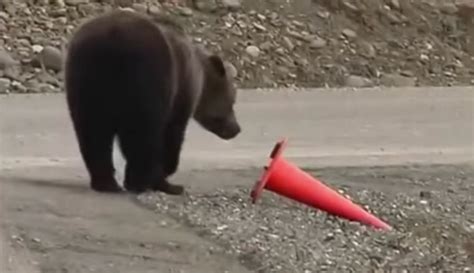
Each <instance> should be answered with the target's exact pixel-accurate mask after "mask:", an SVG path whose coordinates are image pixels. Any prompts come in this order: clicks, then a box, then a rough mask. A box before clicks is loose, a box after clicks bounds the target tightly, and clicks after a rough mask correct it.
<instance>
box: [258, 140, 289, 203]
mask: <svg viewBox="0 0 474 273" xmlns="http://www.w3.org/2000/svg"><path fill="white" fill-rule="evenodd" d="M287 142H288V139H287V138H283V139H281V140H280V141H278V142H277V143H276V144H275V146H274V147H273V150H272V152H271V153H270V163H269V164H268V166H265V167H264V170H265V171H264V172H263V173H262V175H261V176H260V179H259V180H257V182H256V183H255V185H254V187H253V189H252V192H251V193H250V197H251V198H252V203H254V204H255V202H257V199H258V198H259V197H260V195H261V194H262V191H263V189H264V188H265V185H266V184H267V181H268V179H269V178H270V175H271V173H272V172H273V169H274V168H275V165H276V162H277V161H278V159H279V158H280V157H281V155H282V153H283V150H284V149H285V148H286V144H287Z"/></svg>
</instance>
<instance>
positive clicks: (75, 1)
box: [64, 0, 89, 6]
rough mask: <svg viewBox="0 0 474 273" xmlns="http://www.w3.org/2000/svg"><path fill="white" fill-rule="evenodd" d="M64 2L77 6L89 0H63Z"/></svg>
mask: <svg viewBox="0 0 474 273" xmlns="http://www.w3.org/2000/svg"><path fill="white" fill-rule="evenodd" d="M64 3H65V4H66V5H69V6H79V5H81V4H87V3H89V0H64Z"/></svg>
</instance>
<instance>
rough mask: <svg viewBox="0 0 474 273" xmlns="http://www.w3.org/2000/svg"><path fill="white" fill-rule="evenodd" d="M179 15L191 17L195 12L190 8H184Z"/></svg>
mask: <svg viewBox="0 0 474 273" xmlns="http://www.w3.org/2000/svg"><path fill="white" fill-rule="evenodd" d="M179 14H181V15H183V16H191V15H193V10H192V9H190V8H188V7H182V8H180V9H179Z"/></svg>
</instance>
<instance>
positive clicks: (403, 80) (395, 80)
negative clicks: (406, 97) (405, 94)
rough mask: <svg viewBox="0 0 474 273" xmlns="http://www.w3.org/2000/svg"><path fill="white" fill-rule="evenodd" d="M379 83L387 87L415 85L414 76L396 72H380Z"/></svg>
mask: <svg viewBox="0 0 474 273" xmlns="http://www.w3.org/2000/svg"><path fill="white" fill-rule="evenodd" d="M380 83H381V84H382V85H383V86H389V87H409V86H415V85H416V78H415V77H407V76H402V75H398V74H382V77H381V78H380Z"/></svg>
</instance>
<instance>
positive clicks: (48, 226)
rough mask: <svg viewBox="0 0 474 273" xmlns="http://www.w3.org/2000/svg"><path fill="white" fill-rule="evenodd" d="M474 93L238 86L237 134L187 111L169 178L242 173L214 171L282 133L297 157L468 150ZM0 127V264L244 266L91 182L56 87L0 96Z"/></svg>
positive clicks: (325, 160) (314, 160) (423, 158)
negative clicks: (203, 123) (218, 132)
mask: <svg viewBox="0 0 474 273" xmlns="http://www.w3.org/2000/svg"><path fill="white" fill-rule="evenodd" d="M473 95H474V89H473V88H449V89H448V88H427V89H404V90H397V89H391V90H389V89H386V90H380V89H370V90H364V91H352V90H326V91H322V90H307V91H304V92H302V91H301V92H299V93H295V92H286V91H281V92H272V93H267V92H254V91H250V90H245V91H243V92H241V95H240V97H239V100H240V101H239V105H238V109H237V110H238V111H239V118H240V120H241V123H242V126H243V129H244V131H243V133H242V134H241V135H240V137H239V138H238V139H236V140H235V141H231V142H224V141H221V140H219V139H217V138H216V137H214V136H213V135H210V134H209V133H207V132H204V131H203V130H201V129H200V128H198V127H197V125H196V124H194V123H193V124H192V126H191V127H190V130H189V134H188V142H187V143H186V144H185V147H184V152H183V160H182V162H183V164H182V165H181V169H180V174H179V175H177V177H176V178H175V179H176V180H179V179H180V177H186V175H188V173H189V171H191V170H193V169H201V170H208V173H207V176H208V177H210V179H209V181H207V182H205V181H200V182H201V183H204V184H203V185H202V187H203V188H206V185H207V187H209V185H211V186H212V185H215V184H220V185H222V184H227V185H228V186H232V185H233V184H235V183H246V182H242V181H245V180H242V179H237V180H234V179H226V178H225V177H222V176H221V177H219V176H218V175H216V176H215V177H214V176H213V175H212V173H213V171H214V172H216V173H219V172H217V170H218V169H221V168H224V169H228V168H233V169H242V170H244V169H248V168H250V167H260V166H261V165H263V164H264V163H265V162H266V160H267V156H268V153H269V152H270V150H271V148H272V147H273V145H274V143H275V142H276V141H277V140H278V139H279V138H280V137H282V136H285V137H288V138H289V140H290V142H289V146H288V148H287V151H286V152H285V156H286V157H287V158H290V159H291V160H293V161H294V162H296V163H298V164H299V165H300V166H302V167H305V166H308V167H315V166H317V167H324V166H349V165H350V166H354V165H362V166H374V165H389V164H411V163H460V162H473V160H474V156H473V155H474V145H473V139H474V136H473V134H474V122H473V120H474V119H473V118H474V96H473ZM0 129H1V135H0V136H1V138H0V141H1V142H0V166H1V167H0V170H2V174H1V176H0V186H1V207H2V210H1V213H2V214H1V221H2V225H1V226H0V228H1V229H2V231H1V232H2V234H3V235H4V236H3V237H1V239H0V240H2V239H3V241H0V245H1V246H2V248H1V249H2V254H3V256H2V257H3V258H4V260H2V261H4V262H3V263H2V265H6V266H8V267H9V269H8V270H10V271H6V270H5V271H3V270H2V272H41V271H43V272H88V271H91V272H92V271H93V270H95V272H157V271H158V272H224V271H225V270H227V271H228V272H246V269H245V268H244V267H243V266H242V265H241V264H240V263H239V261H238V260H237V258H235V257H228V256H226V255H224V254H222V250H221V249H220V248H219V246H217V245H214V244H213V243H212V242H208V241H205V240H204V239H202V238H201V237H199V236H198V234H195V233H193V232H192V231H191V230H188V229H186V228H185V227H183V226H180V225H179V224H178V223H176V222H174V221H173V220H172V219H170V218H168V217H167V216H166V215H156V214H153V213H152V212H150V211H148V210H146V209H143V208H141V207H139V206H138V205H137V204H136V203H135V202H133V200H132V198H131V197H127V196H109V195H98V194H94V193H92V192H90V191H89V190H88V189H87V183H86V174H85V172H84V169H83V166H82V162H81V161H80V160H79V154H78V150H77V146H76V143H75V140H74V138H73V134H72V130H71V125H70V123H69V120H68V117H67V115H66V108H65V104H64V97H63V96H62V95H10V96H1V97H0ZM116 161H117V163H118V165H119V166H123V162H122V161H121V158H120V157H119V156H118V155H117V156H116ZM248 183H249V185H250V183H253V182H252V181H248ZM194 187H198V186H196V185H194ZM62 268H64V269H62ZM60 270H68V271H60ZM179 270H181V271H179Z"/></svg>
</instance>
